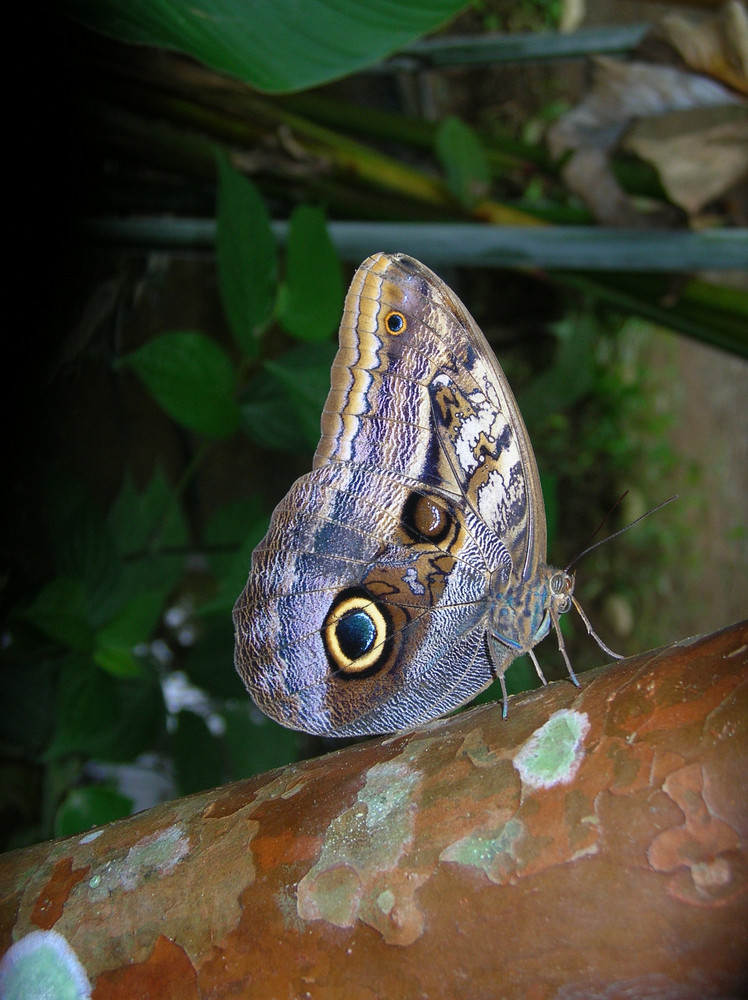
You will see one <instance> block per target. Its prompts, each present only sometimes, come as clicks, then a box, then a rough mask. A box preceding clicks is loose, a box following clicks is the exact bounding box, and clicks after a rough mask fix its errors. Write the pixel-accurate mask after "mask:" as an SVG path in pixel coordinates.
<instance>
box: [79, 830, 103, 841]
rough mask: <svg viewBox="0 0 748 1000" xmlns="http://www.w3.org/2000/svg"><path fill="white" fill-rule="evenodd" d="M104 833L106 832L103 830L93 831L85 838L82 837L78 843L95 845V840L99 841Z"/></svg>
mask: <svg viewBox="0 0 748 1000" xmlns="http://www.w3.org/2000/svg"><path fill="white" fill-rule="evenodd" d="M103 832H104V831H103V830H92V831H91V833H87V834H86V836H85V837H81V839H80V840H79V841H78V843H79V844H91V843H93V841H94V840H98V838H99V837H100V836H101V835H102V833H103Z"/></svg>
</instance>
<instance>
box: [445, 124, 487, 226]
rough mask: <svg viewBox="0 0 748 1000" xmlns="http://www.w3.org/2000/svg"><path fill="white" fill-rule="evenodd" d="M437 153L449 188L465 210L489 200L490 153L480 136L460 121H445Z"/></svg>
mask: <svg viewBox="0 0 748 1000" xmlns="http://www.w3.org/2000/svg"><path fill="white" fill-rule="evenodd" d="M436 152H437V155H438V156H439V159H440V161H441V164H442V166H443V167H444V171H445V173H446V176H447V187H448V188H449V190H450V191H451V192H452V194H453V195H454V197H455V198H456V199H457V201H459V203H460V204H461V205H462V206H463V208H466V209H471V208H472V207H473V205H474V204H475V203H476V201H479V200H480V199H481V198H485V197H486V194H487V193H488V186H489V183H490V180H491V173H490V170H489V167H488V159H487V158H486V152H485V150H484V148H483V145H482V143H481V141H480V139H479V138H478V136H477V135H476V134H475V132H473V130H472V129H471V128H469V127H468V126H467V125H466V124H465V123H464V122H462V121H460V119H459V118H455V117H454V116H452V117H449V118H445V120H444V121H443V122H442V123H441V125H440V126H439V128H438V130H437V133H436Z"/></svg>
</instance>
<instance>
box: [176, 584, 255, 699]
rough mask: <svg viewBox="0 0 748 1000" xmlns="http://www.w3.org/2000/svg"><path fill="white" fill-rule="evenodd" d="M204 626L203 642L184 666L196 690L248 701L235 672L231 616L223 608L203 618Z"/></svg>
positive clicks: (189, 654) (189, 653)
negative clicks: (197, 688)
mask: <svg viewBox="0 0 748 1000" xmlns="http://www.w3.org/2000/svg"><path fill="white" fill-rule="evenodd" d="M247 571H249V565H248V566H247ZM246 575H247V574H246V573H245V578H244V583H246ZM244 583H242V586H244ZM236 596H237V597H238V596H239V590H237V592H236ZM200 625H201V628H202V634H201V635H200V641H199V642H196V643H195V645H194V646H191V647H190V649H189V650H187V654H186V656H185V657H184V659H183V660H182V662H181V664H180V665H181V667H182V669H184V671H185V673H186V674H187V676H188V677H189V679H190V680H191V681H192V683H193V684H194V685H195V686H196V687H199V688H200V689H201V690H203V691H206V692H207V693H208V694H210V695H212V696H214V697H216V698H242V699H243V698H246V697H247V693H246V691H245V689H244V685H243V684H242V682H241V679H240V678H239V675H238V674H237V672H236V670H235V669H234V629H233V626H232V624H231V615H230V613H229V612H228V611H227V610H226V609H225V608H223V609H222V610H221V611H220V612H213V613H208V614H206V615H201V616H200Z"/></svg>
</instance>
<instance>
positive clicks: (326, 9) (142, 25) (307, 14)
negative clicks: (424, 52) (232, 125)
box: [65, 0, 465, 92]
mask: <svg viewBox="0 0 748 1000" xmlns="http://www.w3.org/2000/svg"><path fill="white" fill-rule="evenodd" d="M464 6H465V0H408V2H407V3H403V2H398V3H393V0H367V2H366V3H362V2H361V0H315V2H314V3H299V2H298V0H273V2H272V3H247V2H246V0H194V2H192V3H190V4H184V3H174V2H173V0H66V3H65V9H66V10H67V11H68V12H69V13H70V14H72V15H73V16H74V17H76V18H78V19H79V20H80V21H82V22H83V23H84V24H86V25H88V26H89V27H90V28H94V29H95V30H97V31H102V32H104V33H105V34H108V35H112V36H113V37H114V38H119V39H121V40H122V41H126V42H135V43H137V44H143V45H157V46H162V47H164V48H171V49H179V50H180V51H183V52H187V53H189V54H190V55H191V56H194V58H195V59H198V60H200V62H203V63H206V64H207V65H208V66H212V67H213V68H214V69H217V70H220V71H221V72H224V73H230V74H232V75H233V76H237V77H239V78H240V79H242V80H244V81H245V82H246V83H248V84H250V85H251V86H252V87H256V88H257V89H258V90H266V91H270V92H283V91H288V90H299V89H301V88H304V87H312V86H315V85H317V84H320V83H324V82H326V81H328V80H334V79H336V78H338V77H341V76H345V75H347V74H349V73H353V72H355V71H356V70H360V69H362V68H363V67H364V66H370V65H371V64H372V63H374V62H377V60H379V59H383V58H384V57H385V56H387V55H389V54H390V53H392V52H394V51H396V50H397V49H399V48H401V47H402V46H403V45H406V44H407V43H408V42H412V41H413V40H414V39H416V38H419V37H420V36H421V35H424V34H426V33H427V32H429V31H433V30H434V29H435V28H437V27H439V26H440V25H441V24H443V23H444V22H445V21H447V20H449V18H451V17H453V16H454V15H455V14H456V13H457V12H458V11H459V10H460V9H461V8H462V7H464Z"/></svg>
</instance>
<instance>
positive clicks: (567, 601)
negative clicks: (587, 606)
mask: <svg viewBox="0 0 748 1000" xmlns="http://www.w3.org/2000/svg"><path fill="white" fill-rule="evenodd" d="M550 587H551V593H552V594H553V596H554V597H555V598H556V610H557V611H558V613H559V614H560V615H565V614H566V612H567V611H568V610H569V608H570V607H571V603H572V600H571V588H572V578H571V577H570V576H569V574H568V573H554V574H553V576H552V577H551V580H550Z"/></svg>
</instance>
